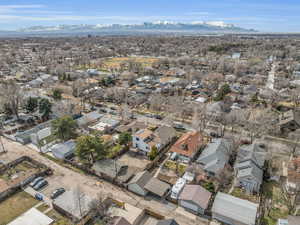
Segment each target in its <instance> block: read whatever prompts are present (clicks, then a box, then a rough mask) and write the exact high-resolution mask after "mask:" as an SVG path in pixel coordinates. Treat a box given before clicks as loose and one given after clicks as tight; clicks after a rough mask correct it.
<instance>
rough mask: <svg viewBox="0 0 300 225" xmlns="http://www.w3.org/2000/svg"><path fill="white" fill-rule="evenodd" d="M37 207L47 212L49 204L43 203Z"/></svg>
mask: <svg viewBox="0 0 300 225" xmlns="http://www.w3.org/2000/svg"><path fill="white" fill-rule="evenodd" d="M36 209H37V210H39V211H40V212H45V211H46V210H47V209H49V206H48V205H47V204H46V203H43V204H42V205H40V206H38V207H36Z"/></svg>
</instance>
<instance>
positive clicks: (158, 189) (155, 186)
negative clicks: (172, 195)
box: [145, 177, 171, 197]
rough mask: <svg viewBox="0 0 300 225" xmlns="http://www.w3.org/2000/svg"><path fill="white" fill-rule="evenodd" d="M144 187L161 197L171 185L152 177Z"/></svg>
mask: <svg viewBox="0 0 300 225" xmlns="http://www.w3.org/2000/svg"><path fill="white" fill-rule="evenodd" d="M145 189H146V190H148V191H149V192H151V193H152V194H155V195H157V196H159V197H163V196H164V195H165V194H166V193H167V192H168V191H169V190H170V189H171V185H169V184H167V183H165V182H163V181H160V180H159V179H157V178H155V177H152V178H151V179H150V180H149V181H148V182H147V184H146V185H145Z"/></svg>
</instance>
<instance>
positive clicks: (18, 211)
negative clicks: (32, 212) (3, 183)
mask: <svg viewBox="0 0 300 225" xmlns="http://www.w3.org/2000/svg"><path fill="white" fill-rule="evenodd" d="M37 203H39V201H38V200H36V199H34V198H33V197H31V196H30V195H29V194H27V193H26V192H19V193H16V194H14V195H13V196H11V197H10V198H8V199H6V200H4V201H3V202H1V203H0V218H1V221H0V225H6V224H7V223H9V222H11V221H12V220H14V219H16V218H17V217H18V216H20V215H22V214H23V213H24V212H26V211H27V210H29V209H31V208H32V207H33V206H35V205H36V204H37Z"/></svg>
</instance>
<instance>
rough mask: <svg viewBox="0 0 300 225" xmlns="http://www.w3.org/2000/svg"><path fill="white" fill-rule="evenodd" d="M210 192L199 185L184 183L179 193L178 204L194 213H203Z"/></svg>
mask: <svg viewBox="0 0 300 225" xmlns="http://www.w3.org/2000/svg"><path fill="white" fill-rule="evenodd" d="M211 195H212V194H211V193H210V192H209V191H207V190H206V189H205V188H203V187H201V186H200V185H185V186H184V188H183V190H182V192H181V194H180V195H179V198H178V200H179V205H180V206H182V207H183V208H185V209H187V210H189V211H191V212H193V213H195V214H201V215H204V212H205V210H206V209H207V207H208V204H209V201H210V198H211Z"/></svg>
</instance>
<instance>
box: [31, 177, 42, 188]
mask: <svg viewBox="0 0 300 225" xmlns="http://www.w3.org/2000/svg"><path fill="white" fill-rule="evenodd" d="M43 179H44V178H43V177H37V178H35V179H34V180H33V181H32V182H31V183H30V187H34V186H35V185H37V183H39V182H40V181H42V180H43Z"/></svg>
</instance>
